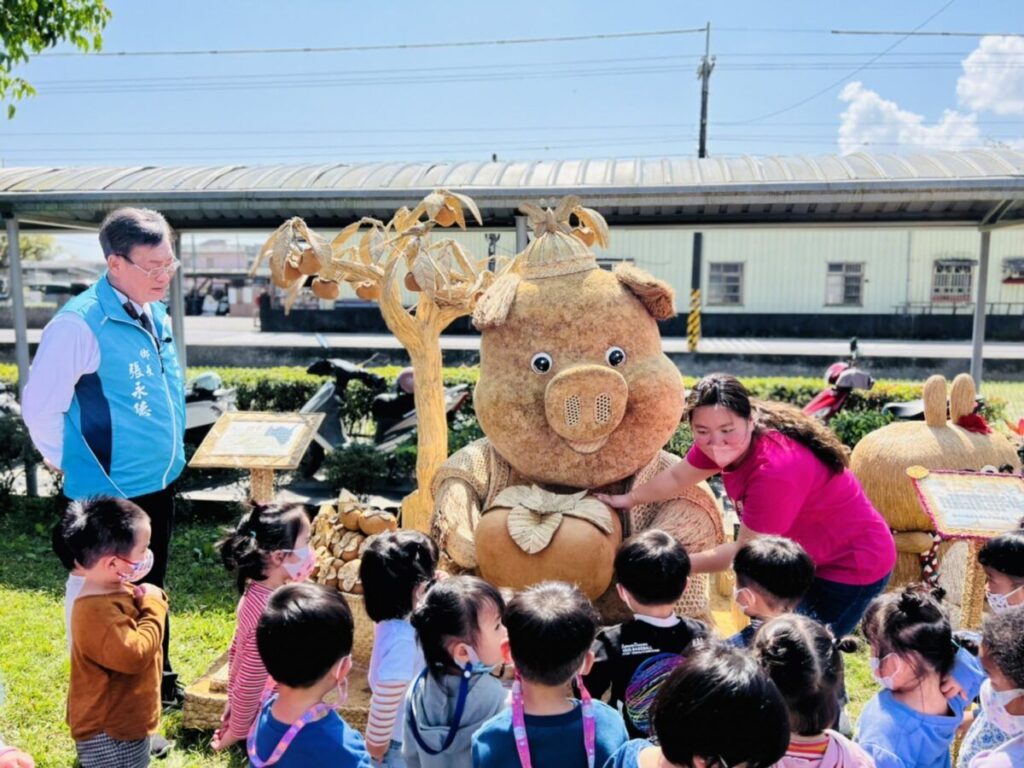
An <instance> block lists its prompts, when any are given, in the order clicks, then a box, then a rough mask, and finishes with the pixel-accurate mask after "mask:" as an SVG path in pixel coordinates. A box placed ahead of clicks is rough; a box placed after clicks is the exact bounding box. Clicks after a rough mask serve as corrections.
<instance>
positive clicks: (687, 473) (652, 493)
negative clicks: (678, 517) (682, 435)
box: [596, 459, 720, 509]
mask: <svg viewBox="0 0 1024 768" xmlns="http://www.w3.org/2000/svg"><path fill="white" fill-rule="evenodd" d="M719 471H720V470H718V469H700V468H698V467H695V466H693V464H691V463H690V462H688V461H687V460H686V459H683V460H682V461H680V462H678V463H676V464H673V465H672V466H671V467H669V468H668V469H665V470H663V471H661V472H659V473H658V474H656V475H655V476H654V477H652V478H651V479H650V480H648V481H647V482H646V483H644V484H643V485H638V486H637V487H636V488H634V489H633V490H631V491H630V492H629V493H618V494H606V493H598V494H596V496H597V498H598V499H599V500H600V501H603V502H604V503H605V504H607V505H608V506H610V507H614V508H615V509H629V508H630V507H637V506H639V505H641V504H656V503H658V502H659V501H667V500H669V499H673V498H675V497H676V496H678V495H679V494H680V493H682V492H683V491H684V490H686V489H687V488H689V487H690V486H692V485H696V484H697V483H699V482H700V481H701V480H707V479H708V478H709V477H712V476H713V475H717V474H718V473H719Z"/></svg>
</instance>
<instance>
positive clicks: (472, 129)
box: [0, 119, 1024, 139]
mask: <svg viewBox="0 0 1024 768" xmlns="http://www.w3.org/2000/svg"><path fill="white" fill-rule="evenodd" d="M718 124H719V125H731V123H729V122H719V123H718ZM857 124H858V125H861V126H886V125H891V123H889V122H884V121H883V122H858V123H857ZM974 124H975V125H978V126H988V125H1024V119H1018V120H1002V119H992V120H978V121H976V122H975V123H974ZM762 125H763V127H765V128H774V127H793V126H798V127H817V128H820V127H830V128H837V127H838V126H839V123H838V122H837V121H835V120H830V121H806V120H798V121H790V122H786V121H777V122H773V123H763V124H762ZM696 128H697V124H696V123H630V124H602V123H593V122H591V123H587V124H578V125H518V126H515V125H514V126H501V127H496V126H469V127H467V126H449V127H423V128H384V127H371V128H294V129H293V128H286V129H276V130H273V129H266V130H252V129H239V130H232V129H223V130H216V131H204V130H195V131H192V130H188V131H146V132H144V133H142V132H140V131H19V132H9V133H8V132H4V131H3V130H2V126H0V139H8V138H34V137H39V136H58V137H81V136H112V137H113V136H118V137H119V136H135V137H141V138H145V137H149V136H189V137H191V136H292V135H303V136H305V135H322V136H328V135H332V134H339V135H340V134H345V135H350V134H367V133H368V134H374V135H378V134H422V133H470V134H478V133H524V132H536V131H602V132H603V131H613V130H647V129H659V130H661V129H667V130H686V129H692V130H696Z"/></svg>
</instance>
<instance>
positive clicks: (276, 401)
mask: <svg viewBox="0 0 1024 768" xmlns="http://www.w3.org/2000/svg"><path fill="white" fill-rule="evenodd" d="M211 370H212V371H216V372H217V373H218V374H220V376H221V378H222V379H223V380H224V384H225V386H229V387H235V388H236V389H237V390H238V407H239V409H241V410H256V411H262V410H267V411H297V410H298V409H299V408H300V407H302V404H303V403H305V402H306V400H308V399H309V398H310V397H311V396H312V395H313V393H314V392H316V390H317V389H318V388H319V387H320V385H321V384H323V382H324V381H325V378H324V377H322V376H312V375H310V374H308V373H306V372H305V369H303V368H298V367H285V366H281V367H277V368H228V367H222V368H193V369H190V370H189V374H190V375H193V376H194V375H196V374H199V373H202V372H203V371H211ZM370 370H372V371H374V372H375V373H378V374H380V375H381V376H383V377H384V378H385V379H387V381H388V386H391V385H393V384H394V380H395V378H396V377H397V376H398V372H399V371H401V370H402V369H401V368H400V367H398V366H387V367H382V368H371V369H370ZM479 375H480V371H479V368H477V367H472V368H469V367H458V368H445V369H444V382H445V385H447V386H452V385H454V384H469V385H470V386H471V387H472V386H475V385H476V380H477V378H478V376H479ZM17 378H18V369H17V366H15V365H12V364H0V381H7V382H16V381H17ZM740 380H741V381H742V382H743V383H744V385H745V386H746V387H747V389H749V390H750V392H751V394H752V395H753V396H754V397H759V398H763V399H767V400H779V401H782V402H786V403H792V404H793V405H795V406H797V407H803V406H804V405H806V404H807V403H808V402H809V401H810V400H811V398H813V397H814V396H815V395H816V394H818V392H820V391H821V387H822V383H821V379H818V378H812V377H781V376H775V377H740ZM695 381H696V379H695V378H694V377H692V376H684V377H683V382H684V383H685V384H686V386H687V387H691V386H693V384H694V382H695ZM373 394H374V393H373V392H372V391H371V390H370V389H369V388H368V387H365V386H364V385H363V384H361V383H360V382H352V383H351V384H349V395H348V403H349V413H348V414H346V416H347V419H350V420H351V421H352V422H353V423H355V422H358V421H360V420H361V419H365V418H367V417H368V416H369V413H370V402H371V400H372V399H373ZM920 396H921V383H915V382H905V381H879V382H876V383H875V386H874V388H873V389H871V390H870V391H868V392H861V391H856V392H853V393H851V395H850V397H849V399H848V400H847V403H846V407H845V409H844V410H845V411H847V412H850V411H880V410H881V408H882V406H883V405H885V404H886V403H889V402H906V401H907V400H916V399H917V398H919V397H920ZM470 406H471V403H470ZM1006 408H1007V403H1006V400H1004V399H1003V398H1001V397H997V396H991V395H990V396H989V397H988V398H987V399H986V403H985V416H986V418H988V419H989V420H990V421H994V422H995V421H1000V420H1001V419H1002V418H1004V417H1005V415H1006ZM469 413H470V414H471V413H472V410H471V409H470V411H469Z"/></svg>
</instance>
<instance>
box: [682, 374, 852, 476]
mask: <svg viewBox="0 0 1024 768" xmlns="http://www.w3.org/2000/svg"><path fill="white" fill-rule="evenodd" d="M705 405H711V406H715V405H720V406H722V407H723V408H728V409H729V410H730V411H732V412H733V413H735V414H736V415H737V416H740V417H741V418H744V419H749V418H750V417H751V416H753V417H754V424H755V428H756V429H757V430H758V431H759V432H760V431H763V430H766V429H767V430H774V431H776V432H779V433H781V434H783V435H785V436H786V437H788V438H790V439H792V440H796V441H797V442H798V443H800V444H801V445H803V446H805V447H806V448H807V449H809V450H810V451H811V453H813V454H814V455H815V457H817V459H818V461H820V462H821V463H822V464H824V465H825V466H826V467H828V469H829V471H830V472H832V474H834V475H838V474H841V473H842V472H843V470H844V469H846V467H847V466H849V463H850V460H849V457H848V456H847V453H846V448H845V447H843V444H842V442H841V441H840V440H839V438H838V437H836V436H835V435H834V434H833V433H832V432H831V431H830V430H829V429H828V428H827V427H825V426H824V425H822V424H821V423H819V422H818V421H815V420H814V419H812V418H811V417H810V416H807V415H805V414H804V413H802V412H801V411H800V410H799V409H797V408H794V407H793V406H792V405H787V404H786V403H776V402H772V401H769V400H754V399H752V398H751V397H750V393H749V392H748V391H747V388H746V387H744V386H743V384H741V383H740V380H739V379H737V378H736V377H735V376H730V375H729V374H727V373H711V374H708V375H707V376H705V377H704V378H703V379H701V380H700V381H698V382H697V383H696V384H695V385H694V387H693V389H691V390H690V392H689V394H688V395H687V396H686V416H687V418H688V419H689V420H690V421H691V422H692V421H693V412H694V411H695V410H696V409H697V408H700V407H702V406H705Z"/></svg>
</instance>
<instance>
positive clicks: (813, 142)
mask: <svg viewBox="0 0 1024 768" xmlns="http://www.w3.org/2000/svg"><path fill="white" fill-rule="evenodd" d="M972 138H973V137H972ZM978 138H979V140H983V137H978ZM996 138H1012V137H996ZM693 140H694V137H692V136H689V137H679V136H671V137H652V138H647V139H632V140H615V141H575V142H540V143H532V144H520V145H510V146H506V145H501V144H496V145H486V146H487V153H489V152H490V151H491V147H493V148H494V149H496V150H497V151H500V152H506V153H507V152H521V151H554V150H566V149H575V148H583V149H586V148H599V147H627V146H651V145H658V144H660V145H664V146H673V145H680V144H690V143H691V142H692V141H693ZM987 140H988V141H990V142H991V141H992V137H988V139H987ZM715 141H716V142H721V143H762V144H763V143H768V144H803V145H810V146H836V145H837V144H838V137H835V136H831V137H821V138H820V139H815V138H813V137H805V138H770V137H764V136H761V135H750V136H729V137H720V138H716V139H715ZM858 144H859V145H861V146H877V147H907V148H914V147H915V146H916V147H918V148H924V149H964V148H965V147H964V145H963V143H949V142H947V143H940V142H938V141H925V142H919V143H918V144H917V145H915V144H911V143H908V142H904V141H896V140H885V141H862V142H858ZM361 146H365V145H361ZM467 146H469V145H466V144H464V143H459V144H448V145H435V147H433V149H435V150H442V151H443V150H444V149H445V148H451V149H465V148H466V147H467ZM426 149H427V147H426V145H421V144H409V145H393V146H390V147H376V148H372V149H367V150H365V151H354V150H353V149H351V148H348V147H338V148H333V149H332V148H330V147H325V148H320V147H305V148H304V147H289V148H287V149H285V150H277V149H275V150H273V151H272V152H270V153H265V152H263V151H259V150H257V151H254V150H251V149H245V148H241V150H242V151H243V152H244V153H245V154H244V156H245V157H250V158H253V159H259V160H264V161H266V160H272V159H274V158H281V159H285V158H290V159H302V158H308V159H311V158H324V159H325V160H326V161H327V162H338V161H339V160H340V161H345V160H347V159H348V158H354V157H381V158H382V161H392V160H399V159H400V158H399V157H396V156H395V154H396V153H397V154H398V155H402V156H406V155H409V154H423V153H424V151H425V150H426ZM167 150H171V151H164V150H163V148H160V151H153V150H151V149H145V148H139V149H128V150H121V149H118V150H113V151H106V152H105V151H95V152H93V151H90V150H84V151H86V152H87V154H86V155H85V156H84V157H80V158H79V159H80V160H84V159H90V158H91V159H95V158H108V157H109V158H114V159H116V160H126V159H127V158H125V157H124V156H125V155H138V154H142V155H143V156H144V160H147V161H148V160H153V159H156V158H173V159H175V160H178V161H182V160H183V159H185V158H189V157H195V158H197V159H200V160H202V161H204V162H208V161H209V160H210V159H211V158H201V157H200V156H199V155H197V154H191V153H195V152H199V151H205V150H206V148H195V147H183V148H180V149H178V150H177V151H173V150H174V148H167ZM216 151H217V152H218V153H220V154H221V155H223V153H224V150H223V149H219V148H218V149H217V150H216ZM66 152H68V150H61V149H53V150H50V149H46V150H41V151H39V153H38V154H36V155H32V157H39V158H43V157H67V156H69V155H67V154H64V153H66ZM386 153H391V154H386ZM218 159H219V160H220V163H221V164H225V165H232V164H239V163H238V161H234V160H229V159H227V158H224V159H220V158H218Z"/></svg>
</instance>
